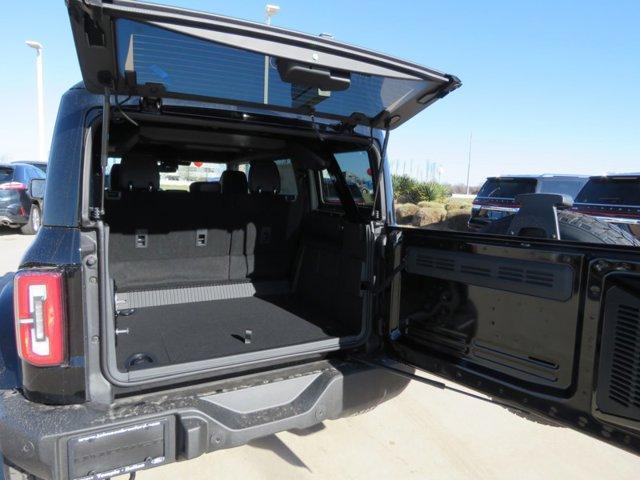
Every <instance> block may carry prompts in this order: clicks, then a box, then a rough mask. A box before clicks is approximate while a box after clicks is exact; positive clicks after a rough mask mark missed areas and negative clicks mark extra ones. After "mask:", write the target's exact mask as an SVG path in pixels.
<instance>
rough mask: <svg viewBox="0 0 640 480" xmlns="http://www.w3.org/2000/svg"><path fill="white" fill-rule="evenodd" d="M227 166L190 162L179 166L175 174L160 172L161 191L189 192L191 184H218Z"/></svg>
mask: <svg viewBox="0 0 640 480" xmlns="http://www.w3.org/2000/svg"><path fill="white" fill-rule="evenodd" d="M226 169H227V166H226V165H225V164H222V163H204V162H192V163H191V164H189V165H180V166H178V169H177V170H176V171H175V172H160V189H161V190H183V191H185V192H188V191H189V187H190V186H191V184H192V183H193V182H219V181H220V176H221V175H222V172H224V171H225V170H226Z"/></svg>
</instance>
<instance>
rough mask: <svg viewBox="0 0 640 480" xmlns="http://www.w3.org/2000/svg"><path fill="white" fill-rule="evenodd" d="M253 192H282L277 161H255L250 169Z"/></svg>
mask: <svg viewBox="0 0 640 480" xmlns="http://www.w3.org/2000/svg"><path fill="white" fill-rule="evenodd" d="M249 188H250V189H251V193H274V194H275V193H280V172H278V167H277V166H276V164H275V162H255V163H252V164H251V169H250V170H249Z"/></svg>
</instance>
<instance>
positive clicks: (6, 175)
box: [0, 167, 13, 183]
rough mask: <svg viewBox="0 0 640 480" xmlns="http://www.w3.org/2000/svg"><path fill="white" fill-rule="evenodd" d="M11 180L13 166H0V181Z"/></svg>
mask: <svg viewBox="0 0 640 480" xmlns="http://www.w3.org/2000/svg"><path fill="white" fill-rule="evenodd" d="M11 180H13V168H9V167H0V183H4V182H10V181H11Z"/></svg>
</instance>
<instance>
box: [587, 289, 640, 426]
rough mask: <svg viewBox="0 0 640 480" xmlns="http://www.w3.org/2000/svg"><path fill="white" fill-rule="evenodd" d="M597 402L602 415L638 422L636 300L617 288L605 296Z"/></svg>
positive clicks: (639, 317) (639, 321)
mask: <svg viewBox="0 0 640 480" xmlns="http://www.w3.org/2000/svg"><path fill="white" fill-rule="evenodd" d="M597 400H598V408H599V409H600V410H602V411H603V412H605V413H609V414H612V415H617V416H621V417H626V418H630V419H636V420H640V301H639V299H638V298H637V295H636V294H635V293H633V294H632V293H629V292H628V291H625V290H623V289H621V288H618V287H612V288H610V289H609V290H608V291H607V294H606V301H605V314H604V322H603V325H602V341H601V343H600V362H599V367H598V388H597Z"/></svg>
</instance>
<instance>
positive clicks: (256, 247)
mask: <svg viewBox="0 0 640 480" xmlns="http://www.w3.org/2000/svg"><path fill="white" fill-rule="evenodd" d="M249 189H250V190H251V195H250V200H251V202H250V204H251V212H250V215H249V222H248V223H247V228H246V242H245V254H246V257H247V276H248V277H249V278H252V279H257V278H283V277H286V276H287V275H288V274H289V272H290V269H291V263H292V260H293V256H294V255H293V254H294V251H295V249H296V242H295V236H294V235H293V229H288V223H289V221H290V206H291V204H290V202H289V201H287V200H286V199H285V198H284V197H283V196H281V195H279V193H280V174H279V172H278V168H277V167H276V164H275V162H272V161H262V162H254V163H252V164H251V167H250V169H249Z"/></svg>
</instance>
